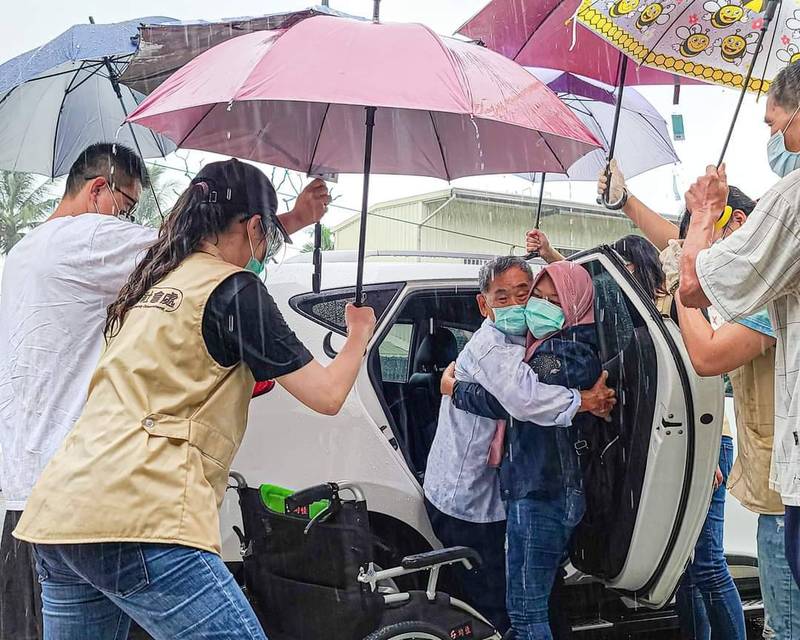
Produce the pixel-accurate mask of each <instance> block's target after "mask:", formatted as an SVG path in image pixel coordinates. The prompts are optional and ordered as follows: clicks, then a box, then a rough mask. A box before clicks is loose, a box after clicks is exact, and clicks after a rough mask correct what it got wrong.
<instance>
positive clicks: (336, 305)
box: [289, 282, 404, 336]
mask: <svg viewBox="0 0 800 640" xmlns="http://www.w3.org/2000/svg"><path fill="white" fill-rule="evenodd" d="M403 286H404V283H402V282H387V283H382V284H368V285H364V290H363V293H362V295H361V303H362V304H363V305H365V306H368V307H372V308H373V309H374V310H375V318H376V319H377V321H378V323H380V321H381V319H382V318H383V316H384V314H385V313H386V311H387V310H388V309H389V307H391V305H392V302H394V300H395V298H396V297H397V295H398V294H399V293H400V291H401V290H402V288H403ZM354 297H355V287H343V288H341V289H326V290H325V291H320V292H319V293H301V294H299V295H296V296H292V297H291V298H289V306H290V307H291V308H292V309H294V310H295V311H296V312H297V313H299V314H301V315H303V316H305V317H306V318H309V319H310V320H313V321H314V322H316V323H317V324H321V325H322V326H323V327H326V328H327V329H330V330H331V331H335V332H336V333H339V334H341V335H343V336H345V335H347V324H346V323H345V319H344V310H345V307H346V306H347V303H348V302H353V300H354Z"/></svg>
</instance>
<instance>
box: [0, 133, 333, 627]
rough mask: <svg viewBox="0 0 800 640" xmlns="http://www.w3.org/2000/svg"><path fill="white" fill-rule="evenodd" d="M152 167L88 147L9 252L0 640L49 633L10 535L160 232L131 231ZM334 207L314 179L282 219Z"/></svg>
mask: <svg viewBox="0 0 800 640" xmlns="http://www.w3.org/2000/svg"><path fill="white" fill-rule="evenodd" d="M147 186H148V176H147V171H146V169H145V167H144V164H143V163H142V161H141V159H140V158H139V157H138V156H137V155H136V154H135V153H134V152H133V151H131V150H130V149H128V148H126V147H124V146H123V145H120V144H117V145H112V144H110V143H109V144H106V143H101V144H95V145H92V146H90V147H88V148H87V149H86V150H85V151H84V152H83V153H82V154H81V156H80V157H79V158H78V160H77V161H76V162H75V164H74V165H73V166H72V168H71V169H70V172H69V176H68V177H67V184H66V191H65V193H64V197H63V198H62V200H61V202H60V203H59V205H58V207H57V208H56V210H55V212H54V213H53V215H52V216H50V218H49V219H48V220H47V221H46V222H45V223H44V224H42V225H40V226H38V227H37V228H36V229H34V230H33V231H31V232H30V233H28V234H27V235H26V236H25V238H23V239H22V240H21V241H20V242H19V243H18V244H17V245H16V246H15V247H14V248H13V249H12V250H11V252H10V253H9V255H8V258H7V260H6V263H5V269H4V271H3V281H2V292H3V298H2V303H1V304H0V448H2V451H3V459H2V465H0V486H2V487H3V494H4V498H5V502H6V504H5V507H6V516H5V523H4V525H3V533H2V538H0V639H2V640H5V639H6V638H9V639H10V638H13V639H14V640H29V639H31V640H36V639H38V638H39V637H41V633H42V631H41V602H40V593H41V591H40V588H39V583H38V581H37V578H36V571H35V568H34V560H33V556H32V553H31V548H30V545H28V544H27V543H24V542H21V541H19V540H16V539H14V538H12V537H11V531H12V530H13V529H14V528H15V527H16V525H17V522H18V521H19V518H20V516H21V515H22V511H23V509H24V508H25V502H26V501H27V499H28V496H29V495H30V492H31V489H32V488H33V485H34V484H35V483H36V481H37V479H38V477H39V475H40V474H41V472H42V470H43V469H44V467H45V466H46V465H47V463H48V462H49V460H50V458H51V457H52V455H53V453H55V451H56V450H57V449H58V448H59V446H60V444H61V442H62V440H63V439H64V437H65V436H66V435H67V433H68V432H69V431H70V429H71V428H72V425H73V424H74V423H75V421H76V420H77V419H78V417H79V416H80V414H81V411H82V410H83V405H84V403H85V402H86V394H87V390H88V387H89V379H90V377H91V374H92V372H93V371H94V368H95V365H96V364H97V360H98V357H99V355H100V350H101V348H102V344H103V337H102V329H103V325H104V322H105V318H106V307H107V306H108V305H109V304H110V303H111V302H112V301H113V300H114V299H115V298H116V297H117V294H118V293H119V290H120V288H121V287H122V285H123V284H124V283H125V281H126V280H127V279H128V276H129V275H130V273H131V272H132V271H133V268H134V265H135V263H136V260H137V256H139V255H140V254H141V253H142V252H143V251H144V250H145V249H146V248H147V247H149V246H150V245H151V244H152V243H153V242H154V241H155V239H156V237H157V231H156V230H155V229H151V228H147V227H143V226H141V225H136V224H132V222H133V219H134V212H135V208H136V205H137V203H138V201H139V197H140V195H141V192H142V188H143V187H147ZM328 202H329V199H328V192H327V188H326V187H325V184H324V183H323V182H322V181H314V182H312V183H311V184H310V185H309V186H308V187H306V189H305V191H304V192H303V193H302V194H301V195H300V197H299V198H298V200H297V206H296V207H295V209H294V210H293V211H292V212H290V213H287V214H284V215H283V216H281V222H282V223H283V226H284V228H286V230H287V231H288V232H289V233H294V232H295V231H298V230H299V229H301V228H303V227H304V226H306V225H308V224H311V223H312V222H316V221H317V220H319V218H320V217H321V216H322V213H323V211H324V209H325V208H326V207H327V204H328Z"/></svg>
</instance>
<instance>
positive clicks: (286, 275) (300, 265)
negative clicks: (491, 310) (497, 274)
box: [267, 251, 541, 289]
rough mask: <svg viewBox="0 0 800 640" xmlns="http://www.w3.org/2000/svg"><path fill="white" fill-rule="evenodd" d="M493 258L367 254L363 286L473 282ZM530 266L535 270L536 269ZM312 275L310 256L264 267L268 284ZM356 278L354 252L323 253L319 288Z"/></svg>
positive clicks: (347, 284) (308, 282)
mask: <svg viewBox="0 0 800 640" xmlns="http://www.w3.org/2000/svg"><path fill="white" fill-rule="evenodd" d="M494 257H495V256H492V255H486V254H456V253H423V252H416V251H380V252H379V251H369V252H367V259H366V261H365V264H364V283H365V284H379V283H382V282H410V281H413V282H420V281H422V282H424V281H441V280H475V281H477V279H478V271H479V270H480V268H481V266H482V265H483V264H485V263H486V262H488V261H489V260H491V259H492V258H494ZM537 262H541V261H535V262H534V263H532V264H531V266H532V267H533V268H534V270H537V267H538V266H539V265H538V264H537ZM313 272H314V266H313V263H312V257H311V253H302V254H299V255H297V256H293V257H291V258H288V259H287V260H285V261H284V262H282V263H280V264H277V265H274V266H273V265H269V266H268V267H267V283H268V284H269V285H279V286H280V285H301V286H302V285H305V286H307V287H309V288H310V286H311V274H312V273H313ZM355 279H356V252H355V251H325V252H324V253H323V254H322V289H335V288H339V287H352V286H354V284H355Z"/></svg>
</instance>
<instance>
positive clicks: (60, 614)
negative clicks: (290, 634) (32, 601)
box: [35, 542, 266, 640]
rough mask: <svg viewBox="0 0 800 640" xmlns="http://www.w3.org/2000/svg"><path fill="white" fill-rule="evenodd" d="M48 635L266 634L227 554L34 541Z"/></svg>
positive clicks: (74, 638) (251, 638) (239, 637)
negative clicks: (138, 630)
mask: <svg viewBox="0 0 800 640" xmlns="http://www.w3.org/2000/svg"><path fill="white" fill-rule="evenodd" d="M35 552H36V570H37V572H38V574H39V581H40V582H41V584H42V604H43V612H44V637H45V640H85V639H86V638H92V640H124V639H125V638H127V637H128V631H129V629H130V625H131V619H133V620H135V621H136V622H137V623H138V624H139V626H141V627H142V628H143V629H144V630H145V631H147V633H148V634H150V635H151V636H152V637H153V638H154V639H155V640H179V639H188V638H215V639H217V640H266V636H265V635H264V632H263V631H262V629H261V626H260V625H259V623H258V620H257V619H256V616H255V614H254V613H253V610H252V608H251V607H250V604H249V603H248V602H247V600H246V598H245V596H244V593H243V592H242V590H241V589H240V588H239V586H238V585H237V584H236V581H235V580H234V579H233V576H232V575H231V573H230V571H228V569H227V567H226V566H225V564H224V563H223V562H222V559H221V558H220V557H219V556H217V555H214V554H213V553H208V552H207V551H200V550H198V549H192V548H189V547H181V546H178V545H160V544H139V543H131V542H114V543H103V544H71V545H36V547H35Z"/></svg>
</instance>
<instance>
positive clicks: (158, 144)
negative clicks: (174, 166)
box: [120, 85, 167, 160]
mask: <svg viewBox="0 0 800 640" xmlns="http://www.w3.org/2000/svg"><path fill="white" fill-rule="evenodd" d="M120 86H122V87H125V88H126V89H127V90H128V92H129V93H130V94H131V99H132V100H133V103H134V104H135V105H136V106H137V107H138V106H139V101H138V100H137V99H136V94H134V93H133V89H131V88H130V87H129V86H127V85H120ZM126 119H127V118H126ZM128 126H130V127H131V135H132V136H133V128H132V125H131V123H130V122H129V123H128ZM147 130H148V131H149V132H150V136H151V137H152V138H153V142H155V143H156V147H157V148H158V150H159V151H160V152H161V157H162V158H166V157H167V154H166V150H165V149H164V147H163V146H162V144H161V141H160V140H159V138H158V136H157V135H156V132H155V131H153V130H152V129H150V128H147ZM134 137H135V136H134ZM142 160H144V157H142Z"/></svg>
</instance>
